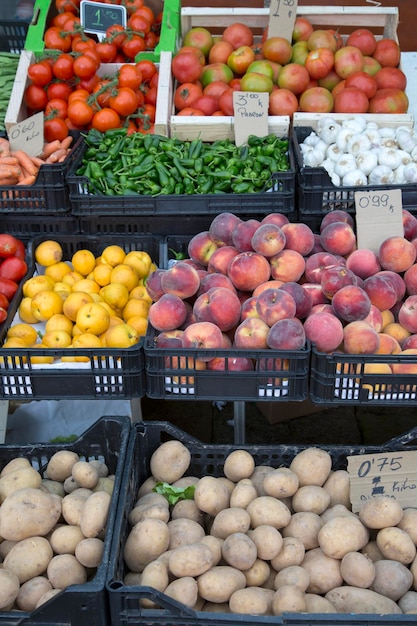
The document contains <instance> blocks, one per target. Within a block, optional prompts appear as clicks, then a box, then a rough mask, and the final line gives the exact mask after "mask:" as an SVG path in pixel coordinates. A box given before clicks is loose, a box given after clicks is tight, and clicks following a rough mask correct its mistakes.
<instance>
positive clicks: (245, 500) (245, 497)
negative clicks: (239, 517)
mask: <svg viewBox="0 0 417 626" xmlns="http://www.w3.org/2000/svg"><path fill="white" fill-rule="evenodd" d="M257 497H258V492H257V491H256V489H255V487H254V485H253V483H252V481H251V480H250V479H249V478H244V479H243V480H240V481H239V482H238V483H237V484H236V485H235V488H234V489H233V491H232V493H231V494H230V506H231V507H238V508H241V509H246V507H247V506H248V504H249V502H252V500H254V499H255V498H257Z"/></svg>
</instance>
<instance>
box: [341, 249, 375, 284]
mask: <svg viewBox="0 0 417 626" xmlns="http://www.w3.org/2000/svg"><path fill="white" fill-rule="evenodd" d="M346 267H347V268H348V269H349V270H351V271H352V272H353V273H354V274H356V276H359V278H363V279H364V278H368V276H373V275H374V274H376V273H377V272H379V271H380V269H381V265H380V263H379V261H378V257H377V255H376V254H375V252H374V251H373V250H369V249H368V248H361V249H359V250H353V252H351V253H350V254H349V256H348V258H347V259H346Z"/></svg>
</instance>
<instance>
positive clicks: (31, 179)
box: [16, 174, 36, 185]
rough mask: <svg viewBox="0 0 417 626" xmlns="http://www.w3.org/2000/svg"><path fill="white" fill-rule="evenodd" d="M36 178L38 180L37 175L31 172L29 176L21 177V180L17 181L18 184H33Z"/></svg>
mask: <svg viewBox="0 0 417 626" xmlns="http://www.w3.org/2000/svg"><path fill="white" fill-rule="evenodd" d="M35 180H36V176H33V175H30V174H29V175H28V176H24V177H23V178H20V179H19V182H17V183H16V185H33V183H34V182H35Z"/></svg>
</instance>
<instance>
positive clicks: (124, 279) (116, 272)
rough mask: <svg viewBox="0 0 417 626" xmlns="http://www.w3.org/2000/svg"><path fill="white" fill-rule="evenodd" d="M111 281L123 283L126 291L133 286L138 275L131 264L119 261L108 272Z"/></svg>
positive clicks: (136, 281)
mask: <svg viewBox="0 0 417 626" xmlns="http://www.w3.org/2000/svg"><path fill="white" fill-rule="evenodd" d="M110 282H111V283H121V284H122V285H125V287H126V289H127V290H128V291H131V290H132V289H133V287H136V285H137V284H138V275H137V273H136V270H135V269H134V268H133V267H132V266H131V265H126V263H119V265H116V267H114V268H113V269H112V272H111V274H110Z"/></svg>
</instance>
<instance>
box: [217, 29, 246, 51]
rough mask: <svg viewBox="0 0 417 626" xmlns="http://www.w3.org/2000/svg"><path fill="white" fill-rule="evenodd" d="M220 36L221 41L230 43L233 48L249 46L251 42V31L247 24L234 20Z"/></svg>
mask: <svg viewBox="0 0 417 626" xmlns="http://www.w3.org/2000/svg"><path fill="white" fill-rule="evenodd" d="M221 38H222V40H223V41H228V42H229V43H230V44H232V46H233V49H234V50H235V49H236V48H239V47H240V46H251V45H252V44H253V32H252V31H251V29H250V28H249V26H246V24H242V23H240V22H234V23H233V24H230V26H227V27H226V28H225V29H224V31H223V33H222V36H221Z"/></svg>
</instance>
